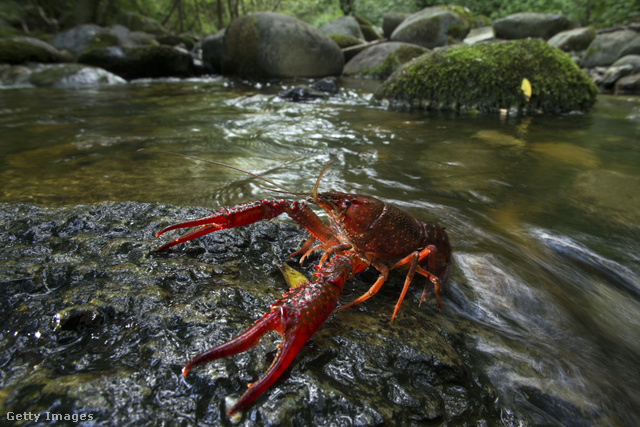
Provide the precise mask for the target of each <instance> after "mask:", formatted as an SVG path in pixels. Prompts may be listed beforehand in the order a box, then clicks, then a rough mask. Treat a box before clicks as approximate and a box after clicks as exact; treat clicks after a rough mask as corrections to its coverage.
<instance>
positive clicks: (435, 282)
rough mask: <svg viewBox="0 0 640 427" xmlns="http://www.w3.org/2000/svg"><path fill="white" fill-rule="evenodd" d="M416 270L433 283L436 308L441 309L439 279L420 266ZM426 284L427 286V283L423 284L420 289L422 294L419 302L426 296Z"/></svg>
mask: <svg viewBox="0 0 640 427" xmlns="http://www.w3.org/2000/svg"><path fill="white" fill-rule="evenodd" d="M416 271H417V272H418V273H420V274H422V275H423V276H424V277H426V278H427V279H429V281H430V282H431V283H432V284H433V290H434V292H435V294H436V302H437V303H438V308H439V309H440V310H442V303H441V302H440V279H438V277H437V276H434V275H433V274H431V273H429V272H428V271H427V270H424V269H422V268H420V267H418V268H417V269H416ZM428 286H429V284H428V283H427V284H426V285H425V286H424V290H423V291H422V296H421V297H420V304H422V301H424V299H425V298H426V296H427V288H428Z"/></svg>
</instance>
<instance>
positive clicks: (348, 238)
mask: <svg viewBox="0 0 640 427" xmlns="http://www.w3.org/2000/svg"><path fill="white" fill-rule="evenodd" d="M184 157H190V156H184ZM206 161H208V162H210V163H215V164H219V165H222V166H225V167H230V168H232V169H237V168H234V167H231V166H228V165H225V164H222V163H217V162H213V161H210V160H206ZM327 165H328V164H327ZM326 167H327V166H325V169H323V171H322V172H321V173H320V176H319V177H318V179H317V182H316V185H315V188H314V190H313V193H295V192H292V191H289V190H287V189H286V188H284V187H282V186H280V185H278V184H275V183H273V182H272V181H269V180H268V179H266V178H263V177H260V176H257V175H255V174H252V173H250V172H246V171H242V170H241V171H242V172H245V173H248V174H250V175H252V176H256V177H258V178H260V179H262V180H263V181H266V182H268V183H270V184H272V185H275V186H277V187H278V188H280V189H282V190H284V192H286V193H290V194H294V195H297V196H306V200H302V201H292V200H287V199H264V200H260V201H255V202H250V203H244V204H240V205H236V206H233V207H222V208H220V209H219V210H218V211H217V212H215V213H214V214H212V215H209V216H206V217H202V218H198V219H194V220H192V221H186V222H182V223H179V224H175V225H172V226H169V227H167V228H165V229H163V230H161V231H160V232H158V233H157V235H156V236H160V235H161V234H163V233H165V232H167V231H170V230H175V229H180V228H187V227H196V228H194V229H193V230H191V231H188V232H187V233H185V234H183V235H181V236H179V237H178V238H176V239H174V240H171V241H169V242H167V243H166V244H164V245H162V246H161V247H159V248H158V249H157V250H159V251H160V250H164V249H167V248H169V247H171V246H174V245H177V244H179V243H182V242H185V241H187V240H191V239H195V238H197V237H200V236H203V235H205V234H207V233H211V232H214V231H217V230H223V229H226V228H233V227H241V226H245V225H248V224H252V223H254V222H257V221H262V220H268V219H271V218H274V217H276V216H278V215H280V214H282V213H286V214H287V215H289V217H291V218H292V219H293V221H295V222H296V223H297V224H298V225H300V226H302V227H303V228H305V229H306V230H307V231H308V232H309V233H310V236H309V238H308V239H307V241H306V242H305V243H304V244H303V245H302V247H301V248H300V249H299V250H298V251H296V252H294V253H293V254H292V255H291V256H296V255H301V262H302V260H304V258H305V257H306V256H307V255H308V254H310V253H311V252H314V251H316V250H320V251H322V252H323V255H322V257H321V259H320V263H319V266H318V267H317V271H316V273H315V276H316V279H315V280H313V281H307V282H306V283H303V284H302V285H300V286H297V287H294V288H291V289H290V290H289V291H288V292H287V293H285V294H284V295H283V297H282V298H280V299H278V300H277V301H276V302H274V303H273V304H271V306H270V310H269V312H267V313H265V314H264V315H263V316H262V318H261V319H259V320H258V321H256V322H255V323H254V324H253V325H252V326H251V327H250V328H249V329H247V330H246V331H245V332H244V333H242V334H241V335H239V336H237V337H236V338H233V339H231V340H230V341H228V342H226V343H224V344H222V345H219V346H217V347H214V348H212V349H210V350H207V351H205V352H203V353H200V354H198V355H197V356H195V357H194V358H193V359H191V360H190V361H189V362H188V363H187V364H186V365H185V367H184V368H183V370H182V374H183V375H184V376H185V377H186V375H187V374H188V372H189V371H190V370H191V369H192V368H194V367H196V366H198V365H201V364H204V363H207V362H210V361H212V360H215V359H219V358H223V357H228V356H232V355H234V354H238V353H241V352H243V351H246V350H248V349H250V348H251V347H253V346H255V345H256V344H257V343H258V341H259V340H260V338H261V337H262V336H263V335H264V334H266V333H268V332H271V331H276V332H278V333H279V334H280V335H282V337H283V338H282V343H281V344H280V345H279V346H278V353H277V355H276V357H275V359H274V361H273V363H272V364H271V366H270V367H269V369H268V370H267V372H266V373H265V374H264V375H263V376H262V377H261V378H260V379H259V380H258V381H256V382H255V383H252V384H250V385H249V388H248V389H247V391H246V392H245V393H244V394H243V395H242V396H241V397H240V399H239V400H238V401H237V402H236V403H235V404H234V405H233V406H232V407H231V409H230V410H229V411H228V413H227V414H228V415H232V414H234V413H236V412H238V411H240V410H242V409H244V408H245V407H247V406H248V405H249V404H250V403H251V402H253V401H254V400H255V399H256V398H257V397H258V396H259V395H260V394H262V393H263V392H264V391H265V390H266V389H267V388H269V386H271V384H273V382H274V381H275V380H276V379H278V377H279V376H280V375H281V374H282V373H283V372H284V370H285V369H286V368H287V366H289V364H290V363H291V361H292V360H293V359H294V358H295V356H296V354H298V352H299V351H300V349H301V348H302V346H303V345H304V344H305V343H306V342H307V341H308V340H309V338H311V336H312V335H313V334H314V333H315V332H316V331H317V330H318V328H320V326H322V324H323V323H324V322H325V321H326V320H327V318H328V317H329V316H330V315H331V313H332V312H333V311H334V309H335V308H336V305H337V303H338V297H339V296H340V293H341V292H342V289H343V287H344V284H345V282H346V281H347V280H348V279H350V278H351V277H352V276H353V275H354V274H356V273H359V272H361V271H364V270H365V269H366V268H368V267H369V266H373V267H375V268H376V269H377V270H378V271H379V272H380V276H379V277H378V279H377V280H376V281H375V283H374V284H373V285H372V286H371V288H370V289H369V291H368V292H366V293H365V294H364V295H362V296H360V297H359V298H357V299H355V300H354V301H352V302H350V303H348V304H346V305H343V306H341V307H340V309H344V308H347V307H351V306H353V305H356V304H359V303H361V302H363V301H364V300H366V299H368V298H369V297H371V296H373V295H374V294H375V293H376V292H378V290H379V289H380V287H381V286H382V285H383V284H384V282H385V281H386V280H387V277H388V275H389V271H390V270H394V269H396V268H400V267H406V268H407V269H408V272H407V274H406V278H405V281H404V286H403V288H402V292H401V294H400V297H399V298H398V302H397V303H396V305H395V309H394V311H393V315H392V316H391V321H392V322H393V319H394V318H395V316H396V314H397V312H398V309H399V308H400V304H401V303H402V300H403V298H404V296H405V293H406V292H407V288H408V287H409V284H410V283H411V281H412V280H413V277H414V275H415V273H418V274H420V275H422V276H425V277H426V278H427V279H428V282H427V285H426V286H425V290H424V292H423V293H422V298H421V300H420V303H422V301H423V300H424V298H425V295H426V291H427V288H428V287H429V283H431V284H432V285H433V287H434V290H435V296H436V301H437V305H438V308H442V305H441V304H440V284H441V283H442V282H444V281H445V280H446V279H447V276H448V274H449V270H450V266H451V248H450V246H449V239H448V237H447V234H446V233H445V231H444V228H442V227H440V226H438V225H434V224H429V223H426V222H422V221H420V220H418V219H416V218H414V217H412V216H411V215H409V214H408V213H406V212H404V211H402V210H400V209H398V208H396V207H394V206H391V205H389V204H387V203H384V202H382V201H380V200H378V199H375V198H373V197H370V196H365V195H361V194H348V193H341V192H328V193H318V185H319V182H320V178H321V177H322V174H323V172H324V170H326ZM237 170H240V169H237ZM309 204H312V205H316V206H319V207H320V208H322V209H323V210H324V211H325V213H326V214H327V216H328V218H329V222H330V225H326V224H325V223H324V222H322V220H321V219H320V218H318V216H317V215H316V214H315V213H314V212H313V211H312V210H311V209H310V208H309V206H308V205H309ZM316 242H319V243H317V244H316Z"/></svg>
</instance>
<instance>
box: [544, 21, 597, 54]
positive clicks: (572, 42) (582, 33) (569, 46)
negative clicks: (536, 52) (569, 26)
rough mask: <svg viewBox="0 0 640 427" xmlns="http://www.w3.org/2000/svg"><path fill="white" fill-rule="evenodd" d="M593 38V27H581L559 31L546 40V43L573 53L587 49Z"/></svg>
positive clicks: (594, 34)
mask: <svg viewBox="0 0 640 427" xmlns="http://www.w3.org/2000/svg"><path fill="white" fill-rule="evenodd" d="M595 37H596V30H595V29H594V28H593V27H582V28H574V29H573V30H567V31H561V32H559V33H558V34H556V35H555V36H553V37H551V38H550V39H549V40H547V43H549V44H550V45H551V46H553V47H557V48H558V49H562V50H564V51H565V52H575V51H580V50H585V49H586V48H588V47H589V45H590V44H591V42H592V41H593V39H594V38H595Z"/></svg>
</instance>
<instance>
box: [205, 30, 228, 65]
mask: <svg viewBox="0 0 640 427" xmlns="http://www.w3.org/2000/svg"><path fill="white" fill-rule="evenodd" d="M200 45H201V46H202V62H203V63H204V65H205V67H209V68H210V69H212V70H214V71H216V72H218V73H220V74H230V73H232V72H233V70H234V66H233V61H232V59H231V54H230V53H229V51H228V50H227V47H226V46H225V44H224V30H221V31H218V32H217V33H216V34H212V35H210V36H207V37H205V38H204V39H202V42H201V44H200Z"/></svg>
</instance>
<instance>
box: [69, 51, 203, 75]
mask: <svg viewBox="0 0 640 427" xmlns="http://www.w3.org/2000/svg"><path fill="white" fill-rule="evenodd" d="M78 62H80V63H82V64H87V65H93V66H96V67H100V68H104V69H105V70H107V71H109V72H112V73H114V74H117V75H118V76H120V77H123V78H125V79H127V80H131V79H138V78H145V77H146V78H153V77H188V76H190V75H192V74H193V59H192V57H191V55H190V54H189V52H187V51H185V50H183V49H178V48H175V47H171V46H165V45H156V46H138V47H119V46H107V47H98V48H94V49H88V50H86V51H84V52H82V53H81V54H80V56H78Z"/></svg>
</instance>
